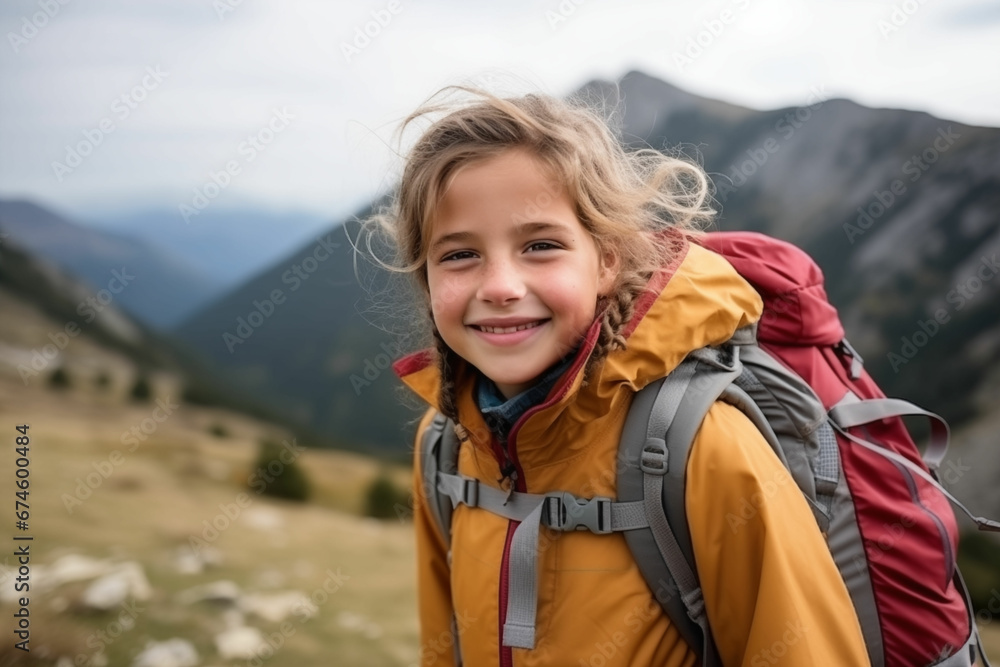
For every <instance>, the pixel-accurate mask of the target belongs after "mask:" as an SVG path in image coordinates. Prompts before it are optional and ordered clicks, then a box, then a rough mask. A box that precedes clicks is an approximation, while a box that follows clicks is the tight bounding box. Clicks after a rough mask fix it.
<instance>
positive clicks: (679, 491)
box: [618, 345, 742, 667]
mask: <svg viewBox="0 0 1000 667" xmlns="http://www.w3.org/2000/svg"><path fill="white" fill-rule="evenodd" d="M741 372H742V365H741V364H740V361H739V346H738V345H727V346H725V347H721V348H707V349H705V350H699V351H698V352H696V353H693V354H692V355H689V356H688V358H687V359H685V360H684V361H683V362H682V363H681V365H680V366H678V367H677V368H676V369H675V370H674V371H673V372H672V373H670V375H668V376H667V377H666V378H664V379H662V380H659V381H657V382H654V383H652V384H651V385H649V386H647V387H645V388H644V389H642V390H641V391H640V392H639V393H638V394H636V396H635V398H634V400H633V403H632V406H631V408H630V409H629V414H628V417H627V418H626V422H625V427H624V429H623V431H622V438H621V443H620V445H619V457H618V462H619V465H618V498H619V500H620V501H632V500H639V499H641V500H642V501H643V502H644V505H645V510H646V514H647V518H648V519H649V524H650V526H649V528H644V529H639V530H630V531H627V532H626V533H625V539H626V541H627V542H628V545H629V548H630V549H631V551H632V554H633V556H634V557H635V559H636V562H637V564H638V567H639V570H640V572H642V575H643V577H644V578H645V579H646V582H647V583H648V584H649V586H650V589H651V590H652V591H653V592H654V595H655V596H656V599H657V601H658V602H659V603H660V605H661V606H662V607H663V609H664V611H665V612H666V613H667V615H668V617H669V618H670V620H671V622H672V623H673V624H674V625H675V626H676V627H677V629H678V631H679V632H680V634H681V636H682V637H684V639H685V640H686V641H687V642H688V644H689V645H690V646H692V647H693V648H694V650H695V651H696V652H698V653H699V655H700V657H701V660H702V664H703V665H704V666H705V667H717V666H718V665H721V664H722V662H721V659H720V658H719V656H718V651H717V649H716V647H715V642H714V641H713V639H712V635H711V630H710V628H709V625H708V617H707V616H706V614H705V606H704V601H703V599H702V593H701V586H700V584H699V582H698V578H697V569H696V567H695V560H694V550H693V548H692V545H691V532H690V528H689V526H688V521H687V512H686V511H685V503H684V489H685V484H684V481H685V472H686V467H687V459H688V452H689V451H690V449H691V445H692V443H693V441H694V435H695V433H696V432H697V429H698V427H699V426H700V424H701V422H702V421H703V420H704V418H705V415H706V414H707V413H708V410H709V408H711V406H712V405H713V404H714V403H715V401H716V400H717V399H718V398H719V397H720V396H721V395H722V394H723V392H724V391H725V390H726V389H727V388H728V387H729V386H730V385H732V383H733V382H734V381H735V379H736V378H737V377H739V375H740V373H741Z"/></svg>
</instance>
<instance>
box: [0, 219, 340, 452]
mask: <svg viewBox="0 0 1000 667" xmlns="http://www.w3.org/2000/svg"><path fill="white" fill-rule="evenodd" d="M0 312H2V313H3V315H4V317H3V318H0V371H2V372H3V374H6V375H10V376H12V377H16V378H17V379H18V381H20V382H24V383H25V385H28V384H31V383H37V382H44V381H46V380H47V379H49V378H50V376H51V375H52V374H53V373H54V372H55V371H57V370H59V369H63V370H65V369H66V368H71V369H72V371H73V372H79V373H81V374H82V375H90V376H93V377H95V378H96V377H97V376H99V375H101V374H105V375H107V374H115V375H122V374H123V373H124V374H125V375H127V376H132V377H136V378H137V377H142V376H145V377H153V376H157V377H161V378H166V381H167V382H168V383H169V386H171V387H173V389H174V390H175V391H174V390H171V392H170V396H171V399H172V400H177V399H178V398H183V401H184V402H186V403H198V404H203V405H212V406H219V407H224V408H229V409H231V410H235V411H238V412H242V413H244V414H248V415H251V416H254V417H257V418H260V419H262V420H264V421H269V422H273V423H276V424H279V425H282V426H291V427H292V429H293V430H294V431H295V432H296V434H297V435H298V436H299V437H300V439H301V440H302V441H303V442H305V443H308V444H310V445H316V446H324V447H330V446H338V447H340V448H346V447H347V446H349V445H350V443H343V442H335V441H333V440H332V439H330V438H328V437H324V436H322V435H317V434H315V433H313V432H311V431H309V430H308V429H303V428H301V427H297V426H296V425H295V424H293V423H292V422H293V420H292V419H291V418H290V417H289V416H288V415H285V414H283V413H281V412H280V411H278V410H276V409H274V408H273V406H270V405H267V404H265V403H263V402H262V401H260V400H259V399H258V398H257V397H255V396H253V395H251V394H250V393H249V392H247V391H245V390H244V389H243V388H241V387H239V386H238V385H234V384H232V383H231V381H228V380H227V379H226V378H225V377H224V374H223V373H221V372H220V370H219V369H218V368H216V367H215V366H214V365H213V364H212V363H211V362H209V361H206V360H205V359H204V358H202V357H201V356H199V355H198V354H197V353H195V352H193V351H192V350H191V349H189V348H188V347H187V346H185V345H184V344H183V343H181V342H179V341H176V340H175V339H173V338H171V337H169V336H165V335H163V334H162V333H160V332H158V331H156V330H154V329H152V328H150V327H149V326H148V325H146V324H144V323H142V322H140V321H138V320H136V319H135V318H133V317H132V316H131V315H129V313H128V312H126V311H124V310H122V309H121V308H119V307H118V305H117V304H116V303H115V302H114V300H111V301H104V300H102V299H101V297H100V293H99V292H95V291H94V290H93V289H92V288H91V287H90V286H89V285H88V284H86V283H84V282H82V281H80V280H79V279H77V278H76V277H75V276H72V275H69V274H68V273H66V272H64V271H62V270H61V269H60V268H58V267H57V266H55V265H54V264H53V263H51V262H50V261H48V260H46V259H43V258H40V257H38V256H36V255H35V254H34V253H32V252H31V251H30V250H28V249H26V248H23V247H21V246H19V245H18V242H17V241H16V240H14V239H13V238H12V236H11V235H8V234H6V233H0Z"/></svg>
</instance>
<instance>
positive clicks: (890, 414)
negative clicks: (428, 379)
mask: <svg viewBox="0 0 1000 667" xmlns="http://www.w3.org/2000/svg"><path fill="white" fill-rule="evenodd" d="M702 244H703V245H704V246H705V247H707V248H709V249H711V250H713V251H715V252H717V253H719V254H721V255H723V256H724V257H725V258H726V259H728V260H729V262H730V263H731V264H732V265H733V266H734V267H735V268H736V270H737V271H738V272H739V273H740V275H742V276H743V277H744V278H745V279H746V280H747V281H748V282H750V283H751V284H752V285H753V286H754V288H755V289H756V290H757V291H758V292H759V293H760V295H761V297H762V298H763V300H764V314H763V317H762V318H761V320H760V322H758V324H757V325H756V326H755V327H752V328H747V329H742V330H740V331H737V333H736V335H734V336H733V338H732V339H731V340H730V341H729V342H728V343H726V344H724V345H721V346H719V347H712V348H704V349H701V350H697V351H695V352H693V353H691V354H690V355H688V357H687V358H686V359H685V360H684V361H683V362H682V363H681V364H680V365H679V366H678V367H677V368H676V369H675V370H674V371H672V372H671V373H670V375H668V376H667V377H666V378H663V379H662V380H659V381H657V382H654V383H653V384H651V385H649V386H647V387H645V388H644V389H643V390H642V391H640V392H639V393H637V394H636V396H635V399H634V400H633V403H632V407H631V408H630V410H629V414H628V418H627V419H626V422H625V426H624V428H623V431H622V437H621V442H620V444H619V454H618V466H617V467H618V473H617V492H618V497H617V498H616V499H610V498H576V497H575V496H572V494H568V493H558V492H557V493H550V494H545V495H538V496H535V495H532V494H524V493H517V492H514V493H511V494H508V493H506V492H501V491H499V490H496V489H492V488H488V487H485V486H482V485H478V484H477V483H476V480H472V479H470V478H466V477H463V476H462V475H459V474H458V473H457V469H456V462H457V460H458V442H457V440H456V438H455V437H454V433H453V429H452V428H449V427H448V424H447V421H446V420H445V419H444V418H443V417H441V416H440V415H439V416H438V418H437V419H436V420H435V421H434V422H433V424H432V427H431V428H429V429H427V432H426V433H425V435H424V441H423V443H422V446H421V455H422V457H423V458H422V465H423V471H424V484H425V491H426V495H427V498H428V501H429V506H430V509H431V511H432V513H433V514H434V515H435V516H436V517H437V520H438V523H439V524H440V526H441V528H442V534H443V535H445V536H446V538H448V536H449V533H450V518H451V510H452V509H453V507H455V506H457V505H458V504H467V505H473V506H476V507H482V508H484V509H487V510H489V511H492V512H494V513H497V514H500V515H502V516H505V517H507V518H509V519H514V520H517V521H520V522H521V524H520V525H519V527H518V529H517V531H516V532H515V535H514V538H513V542H514V547H515V548H514V551H515V552H516V553H515V555H514V556H513V557H512V559H511V570H510V572H509V573H508V576H509V577H510V579H511V580H512V581H516V582H517V583H518V585H517V586H514V585H513V584H512V586H511V590H512V591H513V592H512V594H511V596H510V597H509V598H508V601H507V605H508V606H507V618H508V625H509V626H511V627H510V628H508V627H507V626H505V632H504V645H505V646H519V647H523V648H531V647H532V646H533V645H534V619H535V600H534V591H535V590H536V584H537V562H536V560H535V559H536V555H535V551H533V550H532V543H537V534H538V527H539V526H540V525H545V526H547V527H548V528H549V529H551V530H590V531H592V532H594V533H605V534H606V533H610V532H619V531H620V532H623V534H624V536H625V539H626V541H627V542H628V544H629V547H630V548H631V550H632V553H633V555H634V556H635V558H636V562H637V565H638V567H639V570H640V571H641V572H642V574H643V576H644V578H645V579H646V581H647V583H649V585H650V588H651V590H653V591H654V592H655V596H656V598H657V600H658V601H659V602H660V604H661V605H662V606H663V608H664V610H665V611H666V613H667V614H668V615H669V617H670V619H671V621H672V622H673V623H674V625H675V626H676V627H677V628H678V630H679V631H680V633H681V634H682V635H683V636H684V638H685V639H686V640H687V641H688V643H689V644H691V645H692V646H693V647H694V648H695V649H696V650H697V651H698V652H699V653H700V655H701V658H702V664H703V665H706V667H715V666H717V665H721V662H720V660H719V657H718V654H717V651H716V648H715V645H714V642H713V641H712V633H711V628H710V627H709V625H708V619H707V616H706V614H705V609H704V603H703V601H702V595H701V588H700V585H699V582H698V577H697V569H696V567H695V560H694V553H693V550H692V547H691V537H690V531H689V528H688V524H687V514H686V511H685V507H684V498H685V489H684V485H685V478H684V475H685V470H686V461H687V459H688V453H689V451H690V448H691V444H692V442H693V441H694V438H695V434H696V433H697V431H698V429H699V428H700V426H701V422H702V420H703V419H704V416H705V414H706V413H707V412H708V410H709V408H710V407H711V406H712V404H713V403H714V402H715V401H717V400H722V401H726V402H728V403H731V404H733V405H735V406H736V407H738V408H739V409H740V410H741V411H742V412H743V413H744V414H745V415H746V416H747V417H748V418H749V419H750V420H751V421H752V422H753V423H754V424H755V425H756V426H757V428H758V430H760V432H761V434H762V435H763V436H764V438H765V440H767V441H768V443H769V444H770V445H771V447H772V449H773V450H774V451H775V453H776V454H777V456H778V458H779V459H780V460H781V461H782V462H783V463H784V464H785V467H786V468H788V471H789V473H790V476H791V477H792V478H793V479H794V480H795V482H796V484H797V485H798V487H799V489H800V490H801V491H802V493H803V495H804V496H805V498H806V500H807V502H808V504H809V506H810V508H811V509H812V512H813V515H814V517H815V518H816V521H817V523H818V524H819V526H820V529H821V530H822V531H823V533H824V535H825V536H826V540H827V545H828V546H829V547H830V551H831V553H832V555H833V558H834V561H835V562H836V564H837V567H838V569H839V570H840V573H841V575H842V577H843V579H844V582H845V584H846V585H847V589H848V591H849V593H850V596H851V599H852V602H853V603H854V607H855V609H856V611H857V614H858V619H859V621H860V624H861V628H862V631H863V634H864V638H865V643H866V646H867V648H868V654H869V657H870V658H871V664H872V665H873V667H903V666H906V667H911V666H913V665H939V666H941V667H968V666H971V665H972V664H974V662H975V657H976V653H977V651H978V652H979V653H980V654H981V655H982V659H983V663H984V664H986V665H987V666H988V665H989V662H988V661H987V659H986V656H985V654H984V653H982V649H981V647H980V644H979V638H978V633H977V631H976V626H975V620H974V616H973V612H972V604H971V601H970V600H969V597H968V593H967V591H966V589H965V584H964V582H963V581H962V578H961V575H960V573H959V572H958V568H957V565H956V553H957V549H958V528H957V525H956V522H955V517H954V515H953V513H952V510H951V507H950V505H949V500H951V501H952V502H954V503H956V505H957V506H958V507H960V508H961V509H962V510H964V511H965V512H966V513H968V510H966V509H965V508H964V506H962V505H961V503H959V502H958V501H957V500H955V499H954V497H953V496H951V494H949V493H948V492H947V491H946V490H945V489H943V488H942V487H941V485H940V484H939V483H938V481H937V478H936V473H935V471H936V469H937V467H938V466H939V464H940V463H941V461H942V459H943V458H944V454H945V451H946V450H947V445H948V426H947V424H946V423H945V422H944V420H943V419H941V418H940V417H938V416H937V415H935V414H933V413H930V412H927V411H925V410H923V409H921V408H918V407H917V406H915V405H913V404H911V403H908V402H906V401H902V400H898V399H887V398H886V397H885V395H884V394H883V393H882V392H881V391H880V390H879V388H878V386H877V385H876V384H875V382H874V381H873V380H872V379H871V377H869V375H868V374H867V373H866V372H865V370H864V367H863V365H862V360H861V357H860V356H858V354H857V352H855V351H854V349H853V348H852V347H851V346H850V344H849V343H848V342H847V340H846V339H845V338H844V329H843V327H842V326H841V324H840V320H839V318H838V317H837V312H836V310H835V309H834V307H833V306H832V305H830V303H829V301H828V300H827V298H826V292H825V290H824V289H823V275H822V272H821V271H820V269H819V267H818V266H817V265H816V264H815V262H813V260H812V259H811V258H810V257H809V256H808V255H806V254H805V253H804V252H802V251H801V250H799V249H798V248H796V247H795V246H793V245H791V244H788V243H785V242H782V241H778V240H776V239H772V238H770V237H767V236H764V235H762V234H756V233H750V232H716V233H711V234H707V235H706V236H705V237H704V239H703V241H702ZM903 415H922V416H925V417H927V418H929V419H930V420H931V424H932V428H931V444H930V445H929V447H928V449H927V452H926V454H925V455H924V456H923V457H921V455H920V453H919V451H918V450H917V447H916V446H915V445H914V442H913V440H912V438H911V437H910V435H909V433H908V432H907V430H906V427H905V425H904V423H903V421H902V419H901V417H902V416H903ZM678 461H680V462H684V464H677V463H676V462H678ZM668 462H669V465H668ZM751 509H752V508H751ZM969 515H970V516H972V515H971V514H969ZM972 518H973V520H974V521H976V523H977V524H978V525H979V527H980V529H984V530H1000V523H998V522H995V521H990V520H988V519H984V518H980V517H974V516H973V517H972ZM719 520H720V521H728V522H730V524H732V525H734V527H735V526H737V525H738V524H739V522H741V521H746V517H742V516H737V515H730V516H727V517H719ZM519 534H520V535H519ZM515 593H516V594H515ZM511 619H513V621H512V620H511Z"/></svg>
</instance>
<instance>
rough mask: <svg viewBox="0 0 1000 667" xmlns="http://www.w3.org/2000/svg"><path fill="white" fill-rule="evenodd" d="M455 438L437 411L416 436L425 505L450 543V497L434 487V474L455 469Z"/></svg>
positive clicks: (435, 480) (451, 471)
mask: <svg viewBox="0 0 1000 667" xmlns="http://www.w3.org/2000/svg"><path fill="white" fill-rule="evenodd" d="M458 447H459V442H458V437H457V436H456V435H455V429H454V427H453V425H452V422H451V420H450V419H448V418H447V417H445V416H444V415H443V414H441V413H440V412H439V413H437V414H435V415H434V419H432V420H431V423H430V424H429V425H428V426H427V428H426V429H425V430H424V433H423V436H422V437H421V439H420V470H421V477H422V478H423V484H424V497H425V498H426V499H427V506H428V508H429V509H430V512H431V514H432V515H433V516H434V519H435V520H436V522H437V525H438V529H439V530H440V531H441V536H442V537H443V538H444V541H445V543H447V544H448V545H449V548H450V546H451V513H452V504H451V499H450V498H449V497H448V495H447V494H445V493H444V492H442V491H440V490H439V489H438V473H439V472H442V473H445V474H455V473H457V472H458Z"/></svg>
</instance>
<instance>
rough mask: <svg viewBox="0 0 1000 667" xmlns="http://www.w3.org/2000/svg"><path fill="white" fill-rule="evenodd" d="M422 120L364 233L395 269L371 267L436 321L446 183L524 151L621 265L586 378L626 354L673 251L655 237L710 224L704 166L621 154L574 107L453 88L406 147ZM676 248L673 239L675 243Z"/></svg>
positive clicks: (448, 407)
mask: <svg viewBox="0 0 1000 667" xmlns="http://www.w3.org/2000/svg"><path fill="white" fill-rule="evenodd" d="M427 120H430V121H431V123H430V126H429V127H428V128H427V129H426V130H425V131H424V132H423V134H422V135H421V136H420V137H419V139H418V140H417V141H416V144H415V145H414V146H413V147H412V148H411V149H410V151H409V153H408V155H407V156H406V162H405V167H404V170H403V175H402V181H401V182H400V185H399V188H398V190H397V191H396V193H395V195H394V196H393V197H392V198H391V200H390V202H389V203H388V204H386V205H384V206H383V207H382V208H381V209H379V210H378V211H377V212H376V213H374V214H373V215H372V216H371V217H370V218H368V219H367V220H365V221H364V222H363V226H362V234H363V235H365V236H366V239H367V242H366V244H367V248H368V250H369V251H371V249H372V238H373V236H375V235H378V236H380V237H381V238H383V239H384V240H387V241H388V242H389V243H390V245H391V246H392V247H394V248H395V251H396V257H395V259H394V260H393V261H382V260H380V259H378V258H377V257H376V261H378V262H379V263H380V264H381V265H382V266H383V267H384V268H387V269H390V270H392V271H398V272H402V273H408V274H410V275H411V276H413V278H414V279H415V281H416V283H417V285H418V287H419V291H420V293H421V294H422V295H423V296H424V298H425V304H424V305H425V307H426V309H427V311H428V312H429V311H430V297H431V295H430V291H429V288H428V282H427V253H428V245H429V240H430V238H431V229H432V225H433V224H434V216H435V211H436V210H437V208H438V205H439V203H440V201H441V199H442V197H443V196H444V193H445V190H446V188H447V186H448V184H449V182H450V180H451V179H452V178H454V176H455V175H456V174H457V173H458V171H459V170H460V169H462V168H463V167H466V166H468V165H470V164H473V163H476V162H481V161H484V160H487V159H489V158H492V157H495V156H497V155H499V154H500V153H503V152H504V151H508V150H511V149H515V148H516V149H524V150H527V151H529V152H530V154H532V155H533V156H535V157H536V158H537V159H539V160H540V161H541V163H542V164H543V165H544V166H545V167H546V168H547V169H548V171H549V172H550V174H551V176H552V177H553V178H555V179H556V180H557V181H558V182H559V183H561V184H562V185H563V186H564V187H565V188H566V191H567V193H568V194H569V196H570V198H571V199H572V200H573V201H574V202H575V203H576V215H577V217H578V218H579V220H580V223H581V224H582V226H583V227H584V229H586V230H587V231H588V232H589V233H590V234H591V235H592V236H593V238H594V241H595V242H596V244H597V247H598V250H599V251H600V252H602V253H604V252H608V251H610V252H613V253H614V254H616V255H617V257H618V258H619V272H618V276H617V280H616V283H615V286H614V289H613V290H612V293H611V295H610V296H608V297H606V298H604V299H602V301H603V302H604V303H600V304H598V310H597V312H598V313H599V315H598V316H599V317H600V318H601V333H600V336H599V338H598V341H597V345H596V347H595V349H594V351H593V353H592V356H591V359H590V361H589V364H588V369H589V368H592V367H593V364H594V363H596V362H597V361H599V360H601V359H603V358H604V357H605V356H606V355H607V354H608V353H609V352H610V351H611V350H613V349H616V348H624V347H625V345H626V340H625V337H624V336H623V335H622V331H623V329H624V328H625V326H626V325H627V324H628V322H629V320H630V319H631V318H632V315H633V313H634V305H635V301H636V299H637V298H638V296H639V295H640V294H641V293H642V291H643V290H644V288H645V286H646V284H647V282H648V281H649V278H650V276H651V275H652V273H653V272H654V271H655V270H656V269H657V268H658V267H660V266H662V265H664V264H665V263H669V262H670V260H671V259H672V253H674V252H676V251H677V250H676V248H677V244H676V243H675V242H671V235H667V234H662V233H658V232H662V231H663V230H665V229H668V228H672V229H674V230H677V231H678V232H680V235H682V236H686V237H689V238H690V237H693V236H697V235H698V230H699V229H700V228H701V227H702V225H703V224H704V223H706V222H708V221H709V220H711V217H712V216H713V215H714V213H715V212H714V211H713V210H712V209H711V208H710V207H709V203H710V195H709V181H708V177H707V176H706V174H705V172H704V171H703V170H702V169H701V168H700V167H699V166H698V165H697V164H694V163H692V162H689V161H687V160H684V159H681V158H678V157H672V156H669V155H664V154H663V153H661V152H658V151H656V150H653V149H649V148H645V149H640V150H626V149H625V148H624V147H623V145H622V143H621V142H620V141H619V137H618V136H617V134H616V132H615V131H614V130H612V128H611V127H610V126H609V124H608V122H606V121H605V120H604V118H603V117H602V115H601V114H600V113H599V112H598V110H596V109H595V108H593V107H592V106H590V105H588V104H586V103H585V102H584V101H583V100H582V99H579V98H578V99H571V100H569V101H563V100H560V99H557V98H554V97H551V96H548V95H543V94H528V95H523V96H519V97H508V98H501V97H498V96H496V95H493V94H491V93H489V92H487V91H485V90H481V89H478V88H473V87H467V86H448V87H446V88H443V89H442V90H440V91H438V92H437V93H435V94H434V95H433V96H431V98H429V100H427V101H426V102H425V103H424V104H422V105H421V106H420V107H419V108H418V109H417V110H416V111H414V112H413V113H411V114H410V115H409V116H407V117H406V119H405V120H404V121H403V122H402V124H401V126H400V127H399V130H398V133H399V136H402V134H403V132H405V131H406V129H407V128H409V127H411V126H412V125H413V124H415V123H417V122H418V121H427ZM677 237H678V235H677V234H674V235H672V238H673V240H674V241H676V239H677ZM430 326H431V329H432V331H431V333H432V335H433V338H434V342H435V348H436V352H437V361H438V365H439V369H440V371H441V378H442V382H441V395H440V397H439V408H440V409H441V411H442V412H443V413H444V414H445V415H446V416H448V417H450V418H451V419H452V420H454V422H455V423H456V424H457V423H458V419H457V414H456V412H457V411H456V409H455V396H454V377H453V375H452V372H453V370H454V368H455V364H456V362H457V361H458V359H457V356H456V355H455V353H454V352H453V351H451V349H450V348H448V346H447V345H446V344H445V342H444V340H443V339H442V338H441V336H440V334H439V333H438V332H437V328H436V327H435V326H434V323H433V317H431V319H430Z"/></svg>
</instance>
